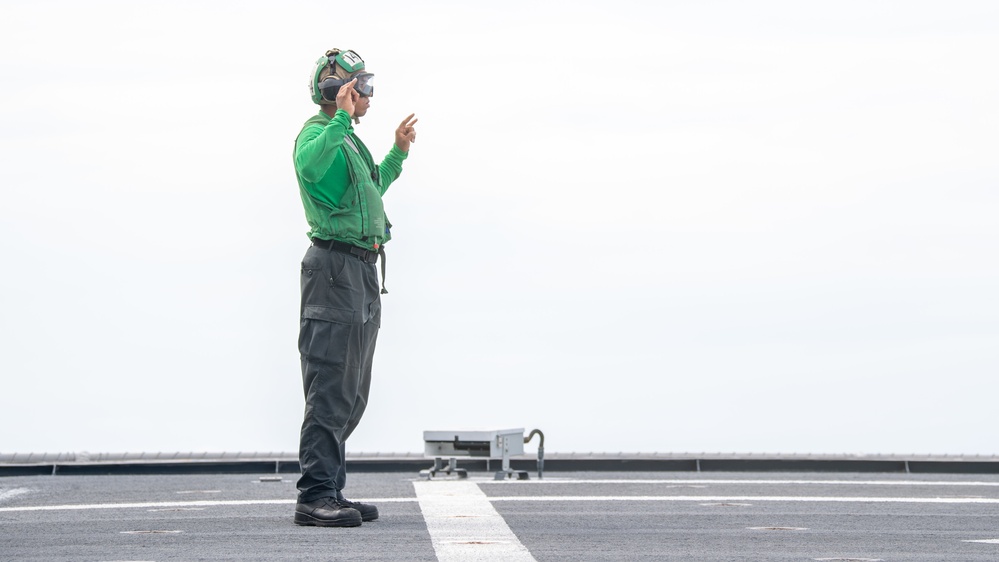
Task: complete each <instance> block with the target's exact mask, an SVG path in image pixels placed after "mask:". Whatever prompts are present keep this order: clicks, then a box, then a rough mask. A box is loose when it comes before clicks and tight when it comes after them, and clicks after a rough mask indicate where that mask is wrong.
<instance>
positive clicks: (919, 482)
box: [480, 478, 999, 487]
mask: <svg viewBox="0 0 999 562" xmlns="http://www.w3.org/2000/svg"><path fill="white" fill-rule="evenodd" d="M480 484H498V485H517V486H520V485H523V484H779V485H788V484H791V485H812V484H819V485H821V484H846V485H852V486H991V487H999V482H980V481H979V482H955V481H952V480H945V481H940V480H932V481H931V480H623V479H616V480H574V479H571V478H565V479H562V478H553V479H548V478H546V479H544V480H517V481H512V480H486V481H483V482H480Z"/></svg>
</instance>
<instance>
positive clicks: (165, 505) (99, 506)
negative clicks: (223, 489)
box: [0, 498, 416, 513]
mask: <svg viewBox="0 0 999 562" xmlns="http://www.w3.org/2000/svg"><path fill="white" fill-rule="evenodd" d="M354 501H363V502H365V503H367V502H375V503H406V502H415V501H416V498H373V499H365V498H361V499H356V500H354ZM295 502H296V500H219V501H209V500H204V501H188V502H143V503H91V504H67V505H27V506H20V507H0V513H3V512H10V511H75V510H88V509H137V508H171V507H174V508H196V507H216V506H228V505H294V504H295Z"/></svg>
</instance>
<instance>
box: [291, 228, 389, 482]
mask: <svg viewBox="0 0 999 562" xmlns="http://www.w3.org/2000/svg"><path fill="white" fill-rule="evenodd" d="M380 324H381V300H380V298H379V292H378V274H377V272H376V271H375V266H374V265H373V264H369V263H365V262H364V261H362V260H361V259H359V258H358V257H356V256H353V255H350V254H345V253H341V252H338V251H335V250H325V249H322V248H318V247H316V246H311V247H310V248H309V249H308V251H306V253H305V259H303V260H302V310H301V326H300V330H299V334H298V348H299V351H300V352H301V354H302V381H303V383H304V388H305V420H304V421H303V422H302V437H301V443H300V447H299V462H300V463H301V465H302V477H301V478H300V479H299V480H298V490H299V495H298V499H299V501H302V502H309V501H313V500H316V499H318V498H322V497H332V496H335V495H336V492H337V490H342V489H343V488H344V486H345V485H346V483H347V472H346V466H345V462H344V454H345V451H344V443H345V442H346V441H347V438H348V437H350V434H351V433H352V432H353V431H354V428H355V427H357V423H358V422H359V421H360V420H361V414H363V413H364V408H365V406H367V403H368V390H369V389H370V387H371V360H372V358H373V357H374V354H375V340H376V339H377V338H378V327H379V325H380Z"/></svg>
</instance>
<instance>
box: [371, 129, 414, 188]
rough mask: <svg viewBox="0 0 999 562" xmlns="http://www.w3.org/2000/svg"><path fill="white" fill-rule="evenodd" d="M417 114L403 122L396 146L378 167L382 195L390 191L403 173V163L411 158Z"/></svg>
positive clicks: (393, 146)
mask: <svg viewBox="0 0 999 562" xmlns="http://www.w3.org/2000/svg"><path fill="white" fill-rule="evenodd" d="M415 115H416V114H410V115H409V117H406V118H405V119H403V120H402V123H400V124H399V126H398V127H397V128H396V130H395V144H394V145H392V148H391V149H390V150H389V153H388V155H387V156H385V159H384V160H382V163H381V164H379V165H378V175H379V177H380V178H381V182H380V183H381V185H379V186H378V187H379V189H380V190H381V192H382V195H385V192H386V191H388V187H389V185H391V184H392V182H394V181H395V180H396V178H398V177H399V174H401V173H402V161H403V160H405V159H406V157H407V156H409V147H410V145H411V144H413V143H414V142H416V128H415V127H414V125H416V122H417V121H418V119H415V118H414V117H415Z"/></svg>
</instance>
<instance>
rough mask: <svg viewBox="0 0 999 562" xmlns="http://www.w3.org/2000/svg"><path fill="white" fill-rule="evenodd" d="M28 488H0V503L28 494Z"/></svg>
mask: <svg viewBox="0 0 999 562" xmlns="http://www.w3.org/2000/svg"><path fill="white" fill-rule="evenodd" d="M30 491H31V490H29V489H28V488H0V502H2V501H4V500H7V499H10V498H15V497H17V496H21V495H24V494H27V493H28V492H30Z"/></svg>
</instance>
